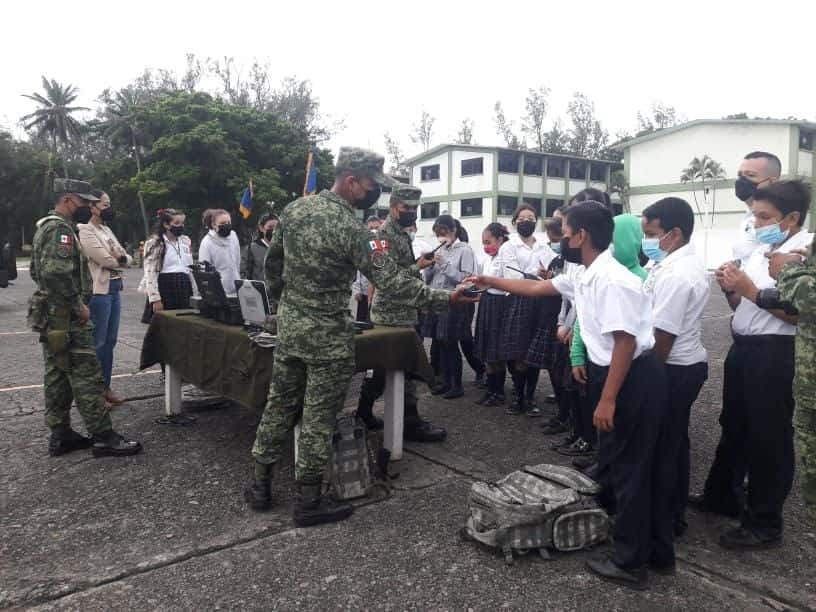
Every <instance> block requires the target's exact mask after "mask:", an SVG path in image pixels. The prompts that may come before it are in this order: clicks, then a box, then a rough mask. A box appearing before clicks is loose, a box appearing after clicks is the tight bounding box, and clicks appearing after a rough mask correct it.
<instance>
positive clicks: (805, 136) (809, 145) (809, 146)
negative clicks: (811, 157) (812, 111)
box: [799, 130, 813, 151]
mask: <svg viewBox="0 0 816 612" xmlns="http://www.w3.org/2000/svg"><path fill="white" fill-rule="evenodd" d="M799 148H800V149H805V150H806V151H812V150H813V132H807V131H805V130H799Z"/></svg>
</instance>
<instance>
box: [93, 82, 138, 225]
mask: <svg viewBox="0 0 816 612" xmlns="http://www.w3.org/2000/svg"><path fill="white" fill-rule="evenodd" d="M143 98H144V95H143V93H142V92H141V91H140V90H138V89H135V88H133V87H126V88H125V89H121V90H119V91H117V92H116V94H115V95H114V96H113V97H110V96H109V95H108V92H107V91H106V92H105V94H104V95H103V100H104V102H105V107H104V109H103V110H102V129H103V134H104V135H105V137H106V138H107V139H108V140H109V141H110V142H111V143H117V142H118V143H127V145H128V146H129V148H130V149H131V151H132V152H133V158H134V160H135V161H136V176H140V175H141V174H142V155H141V146H142V140H143V134H142V133H141V131H140V130H139V124H138V120H137V114H138V111H139V107H140V105H141V104H142V103H143V101H144V100H143ZM136 196H137V197H138V198H139V208H140V210H141V213H142V223H143V224H144V231H145V236H147V235H148V234H149V233H150V229H149V227H148V224H147V211H146V209H145V204H144V197H143V196H142V190H141V189H138V190H137V191H136Z"/></svg>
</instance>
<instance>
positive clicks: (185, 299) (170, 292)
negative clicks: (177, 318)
mask: <svg viewBox="0 0 816 612" xmlns="http://www.w3.org/2000/svg"><path fill="white" fill-rule="evenodd" d="M158 283H159V295H160V296H161V301H162V306H164V309H165V310H179V309H182V308H190V296H191V295H193V284H192V283H191V282H190V276H189V275H188V274H187V273H185V272H171V273H162V274H159V278H158ZM152 320H153V307H152V306H151V305H150V299H149V298H145V307H144V312H143V313H142V323H150V321H152Z"/></svg>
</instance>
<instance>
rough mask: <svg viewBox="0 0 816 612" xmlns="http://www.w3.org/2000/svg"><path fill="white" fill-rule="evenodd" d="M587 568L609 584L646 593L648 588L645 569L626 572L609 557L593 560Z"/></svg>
mask: <svg viewBox="0 0 816 612" xmlns="http://www.w3.org/2000/svg"><path fill="white" fill-rule="evenodd" d="M587 567H588V568H589V569H590V571H591V572H593V573H594V574H596V575H598V576H599V577H600V578H602V579H603V580H606V581H607V582H613V583H615V584H619V585H621V586H625V587H626V588H629V589H634V590H636V591H645V590H646V589H647V588H648V585H647V582H646V570H645V568H640V569H638V570H631V571H630V570H625V569H623V568H620V567H618V566H617V565H615V562H614V561H612V559H610V558H609V557H601V558H598V559H591V560H589V561H587Z"/></svg>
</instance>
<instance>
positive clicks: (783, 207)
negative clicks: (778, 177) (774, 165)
mask: <svg viewBox="0 0 816 612" xmlns="http://www.w3.org/2000/svg"><path fill="white" fill-rule="evenodd" d="M753 201H754V202H769V203H770V204H772V205H773V206H774V208H776V209H777V210H779V212H781V213H782V214H783V215H788V214H790V213H792V212H798V213H799V225H800V226H802V225H804V224H805V218H806V217H807V213H808V209H809V208H810V185H809V184H808V183H805V182H804V181H802V180H799V179H796V180H790V181H776V182H773V183H771V184H770V185H768V186H767V187H761V188H759V189H757V190H756V193H755V194H754V198H753Z"/></svg>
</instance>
